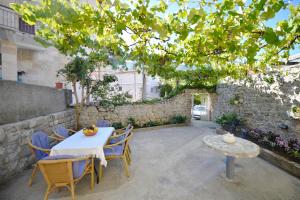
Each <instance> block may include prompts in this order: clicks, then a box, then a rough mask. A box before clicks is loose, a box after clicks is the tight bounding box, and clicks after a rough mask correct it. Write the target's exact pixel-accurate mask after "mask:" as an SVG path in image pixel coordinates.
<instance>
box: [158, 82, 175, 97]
mask: <svg viewBox="0 0 300 200" xmlns="http://www.w3.org/2000/svg"><path fill="white" fill-rule="evenodd" d="M172 90H173V88H172V86H171V85H170V84H164V85H162V86H160V91H159V95H160V97H166V96H169V94H170V92H171V91H172Z"/></svg>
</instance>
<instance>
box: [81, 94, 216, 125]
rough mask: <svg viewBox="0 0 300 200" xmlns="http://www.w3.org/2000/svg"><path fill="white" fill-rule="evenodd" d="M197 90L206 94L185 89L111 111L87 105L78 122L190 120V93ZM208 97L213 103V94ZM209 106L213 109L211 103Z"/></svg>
mask: <svg viewBox="0 0 300 200" xmlns="http://www.w3.org/2000/svg"><path fill="white" fill-rule="evenodd" d="M198 92H200V93H206V94H208V93H207V92H206V91H200V90H185V91H183V92H182V93H181V94H179V95H177V96H175V97H173V98H170V99H167V100H164V101H161V102H156V103H153V104H151V103H148V104H147V103H144V104H129V105H123V106H117V107H116V108H115V110H114V111H112V112H111V111H108V112H107V111H105V110H104V109H101V108H100V111H99V112H98V111H97V109H96V107H94V106H89V107H87V108H85V109H84V110H83V112H82V114H81V115H80V123H81V125H82V126H90V125H91V124H95V123H96V121H97V120H98V119H107V120H109V121H111V122H121V123H122V124H123V125H125V124H127V123H128V118H133V119H134V120H135V122H136V124H138V125H144V124H145V123H147V122H149V121H155V122H167V121H169V120H170V118H171V117H173V116H174V115H182V116H187V117H188V121H190V119H191V107H192V94H193V93H198ZM209 97H210V99H211V102H212V104H214V103H215V101H216V100H215V99H216V97H215V94H209ZM211 107H212V108H211V109H213V105H211Z"/></svg>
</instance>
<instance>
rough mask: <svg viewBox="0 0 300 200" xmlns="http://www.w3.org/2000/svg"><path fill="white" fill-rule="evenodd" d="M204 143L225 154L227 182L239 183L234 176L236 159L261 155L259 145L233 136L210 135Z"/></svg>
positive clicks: (205, 138) (204, 139)
mask: <svg viewBox="0 0 300 200" xmlns="http://www.w3.org/2000/svg"><path fill="white" fill-rule="evenodd" d="M203 142H204V143H205V144H206V145H207V146H208V147H210V148H212V149H214V150H217V151H219V152H221V153H223V154H224V155H225V156H226V177H225V178H226V180H228V181H231V182H233V181H237V180H236V179H235V175H234V168H235V159H236V158H254V157H257V156H258V155H259V153H260V148H259V146H258V145H256V144H254V143H253V142H250V141H248V140H245V139H242V138H239V137H234V136H233V135H232V134H225V135H214V136H211V135H208V136H205V137H204V138H203Z"/></svg>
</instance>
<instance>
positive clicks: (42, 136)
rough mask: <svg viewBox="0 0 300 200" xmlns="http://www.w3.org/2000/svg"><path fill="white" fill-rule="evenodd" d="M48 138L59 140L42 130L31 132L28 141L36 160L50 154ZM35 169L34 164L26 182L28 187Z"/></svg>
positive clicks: (35, 165)
mask: <svg viewBox="0 0 300 200" xmlns="http://www.w3.org/2000/svg"><path fill="white" fill-rule="evenodd" d="M49 138H52V139H55V140H59V139H58V138H56V137H51V136H49V135H48V134H46V133H45V132H43V131H35V132H34V133H33V134H32V136H31V139H30V140H29V141H28V145H29V148H30V150H31V152H32V154H33V155H34V157H35V158H36V160H37V161H39V160H41V159H42V158H44V157H46V156H48V155H49V154H50V149H51V147H50V143H49ZM37 169H38V167H37V164H34V168H33V171H32V174H31V177H30V179H29V183H28V185H29V187H30V186H31V185H32V181H33V179H34V177H35V174H36V171H37Z"/></svg>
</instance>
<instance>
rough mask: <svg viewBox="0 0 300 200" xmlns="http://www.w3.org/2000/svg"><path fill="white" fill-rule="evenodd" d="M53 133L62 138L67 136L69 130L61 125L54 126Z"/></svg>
mask: <svg viewBox="0 0 300 200" xmlns="http://www.w3.org/2000/svg"><path fill="white" fill-rule="evenodd" d="M53 132H54V134H56V135H58V136H59V137H62V138H67V137H69V131H68V130H67V129H66V128H65V127H64V126H62V125H60V126H58V127H56V128H55V129H53Z"/></svg>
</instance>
